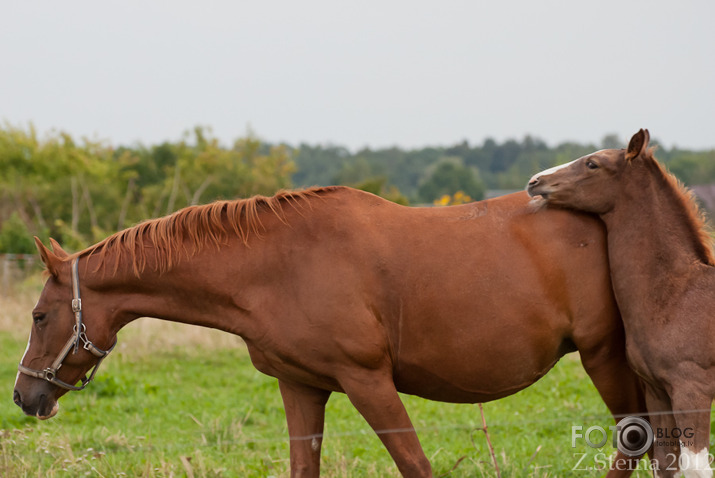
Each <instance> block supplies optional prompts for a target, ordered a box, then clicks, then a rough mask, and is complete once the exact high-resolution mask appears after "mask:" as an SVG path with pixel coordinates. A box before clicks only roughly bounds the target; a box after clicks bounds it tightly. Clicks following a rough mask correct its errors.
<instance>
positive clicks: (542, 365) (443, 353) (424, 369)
mask: <svg viewBox="0 0 715 478" xmlns="http://www.w3.org/2000/svg"><path fill="white" fill-rule="evenodd" d="M474 342H475V343H473V344H470V345H471V346H462V347H460V346H455V344H450V345H447V346H444V347H442V346H439V345H438V344H435V345H434V346H431V347H430V348H431V349H432V350H430V351H426V350H424V349H423V350H422V351H421V353H418V354H409V355H408V354H402V355H401V358H400V359H399V361H398V363H397V365H396V367H395V371H394V380H395V385H396V386H397V389H398V390H399V391H401V392H403V393H408V394H411V395H417V396H420V397H423V398H427V399H430V400H437V401H442V402H455V403H477V402H487V401H491V400H496V399H499V398H503V397H506V396H508V395H511V394H514V393H516V392H518V391H519V390H522V389H524V388H526V387H528V386H529V385H531V384H533V383H534V382H536V381H537V380H539V379H540V378H541V377H543V376H544V375H545V374H546V373H547V372H548V371H549V370H550V369H551V368H552V367H553V366H554V364H555V363H556V362H557V361H558V360H559V358H560V357H561V356H562V355H563V354H564V353H566V352H568V351H571V350H572V348H571V345H570V343H569V341H568V340H562V339H560V338H559V337H556V336H554V337H548V338H547V337H544V338H543V340H530V339H529V338H527V337H519V338H515V339H514V340H511V341H505V340H503V338H502V339H501V340H493V341H491V342H490V343H489V345H488V346H485V344H484V343H483V342H481V341H479V340H475V341H474Z"/></svg>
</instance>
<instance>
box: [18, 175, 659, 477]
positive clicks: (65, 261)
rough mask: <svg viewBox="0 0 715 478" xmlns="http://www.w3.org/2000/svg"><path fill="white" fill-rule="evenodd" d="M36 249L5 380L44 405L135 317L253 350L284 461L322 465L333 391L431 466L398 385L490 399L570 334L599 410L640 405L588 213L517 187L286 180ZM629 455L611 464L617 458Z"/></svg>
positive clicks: (416, 467)
mask: <svg viewBox="0 0 715 478" xmlns="http://www.w3.org/2000/svg"><path fill="white" fill-rule="evenodd" d="M40 254H41V256H42V258H43V261H44V262H45V265H46V266H47V270H48V272H49V280H48V281H47V284H46V285H45V289H44V290H43V292H42V296H41V298H40V301H39V303H38V305H37V307H36V309H35V311H34V320H35V323H34V324H33V326H32V333H31V337H30V341H29V346H28V350H27V353H26V354H25V357H24V358H23V360H22V366H21V368H20V370H21V372H23V371H24V372H25V373H21V374H20V376H19V378H18V382H17V386H16V390H15V399H16V402H18V404H19V405H21V406H22V407H23V410H24V411H25V412H26V413H29V414H31V415H38V416H40V417H43V418H46V417H50V416H52V415H53V413H55V412H56V407H55V404H56V400H57V398H58V397H59V396H61V395H62V394H63V393H65V392H66V389H65V388H62V383H64V384H67V385H69V384H74V383H76V382H77V381H78V380H81V377H82V374H84V373H86V372H87V370H88V369H89V368H90V367H91V366H93V365H94V364H95V363H97V362H98V361H99V360H100V359H101V357H100V355H101V354H102V353H103V352H104V351H105V350H108V349H109V348H111V346H112V344H113V343H114V341H115V340H116V333H117V332H118V331H119V329H121V328H122V327H123V326H124V325H126V324H127V323H129V322H131V321H132V320H134V319H136V318H138V317H155V318H161V319H165V320H171V321H175V322H183V323H189V324H196V325H201V326H207V327H212V328H215V329H219V330H223V331H226V332H230V333H233V334H236V335H239V336H241V337H242V338H243V340H244V341H245V343H246V346H247V348H248V352H249V354H250V356H251V360H252V362H253V364H254V366H255V367H256V368H257V369H258V370H260V371H261V372H263V373H265V374H268V375H271V376H273V377H276V378H277V379H278V384H279V388H280V393H281V395H282V398H283V403H284V406H285V409H286V419H287V422H288V434H289V436H290V463H291V474H292V476H294V477H297V476H301V477H306V476H310V477H315V476H318V473H319V467H320V448H321V444H322V440H323V424H324V414H325V404H326V401H327V400H328V397H329V396H330V394H331V393H332V392H339V393H345V394H347V396H348V398H349V399H350V401H351V402H352V403H353V405H354V406H355V408H356V409H357V410H358V411H359V412H360V413H361V414H362V416H363V417H364V418H365V419H366V420H367V422H368V423H369V424H370V426H371V427H372V428H373V429H374V430H375V432H376V433H377V434H378V436H379V438H380V439H381V440H382V442H383V443H384V445H385V447H386V448H387V450H388V452H389V453H390V454H391V456H392V457H393V459H394V461H395V463H396V465H397V467H398V469H399V470H400V472H401V473H402V474H403V475H405V476H411V477H412V476H415V477H427V476H431V466H430V463H429V461H428V459H427V457H426V456H425V454H424V452H423V450H422V448H421V445H420V443H419V439H418V437H417V433H416V431H415V430H414V428H413V427H412V423H411V420H410V418H409V416H408V415H407V412H406V410H405V408H404V406H403V404H402V402H401V400H400V397H399V395H398V391H401V392H405V393H409V394H413V395H418V396H421V397H425V398H428V399H432V400H440V401H448V402H462V403H477V402H486V401H489V400H496V399H498V398H501V397H505V396H507V395H511V394H513V393H515V392H517V391H519V390H521V389H523V388H525V387H528V386H529V385H530V384H532V383H534V382H535V381H536V380H538V379H539V378H540V377H542V376H543V375H544V374H546V373H547V372H548V370H550V368H551V367H552V366H553V365H554V364H555V363H556V362H557V361H558V360H559V358H560V357H561V356H563V355H564V354H566V353H568V352H572V351H575V350H578V351H579V352H580V354H581V360H582V363H583V365H584V368H585V369H586V372H587V373H588V374H589V376H590V377H591V379H592V380H593V383H594V384H595V386H596V388H597V389H598V391H599V392H600V394H601V396H602V397H603V399H604V401H605V402H606V404H607V405H608V407H609V409H610V410H611V412H612V413H613V414H614V415H615V416H625V415H629V414H636V413H640V412H642V411H644V409H645V406H644V404H643V403H642V391H641V385H640V383H639V381H638V379H637V377H635V375H634V374H633V372H632V370H631V369H630V368H629V367H628V366H627V364H626V358H625V347H624V334H623V325H622V323H621V320H620V316H619V313H618V309H617V307H616V304H615V301H614V298H613V292H612V288H611V283H610V275H609V270H608V260H607V257H606V248H605V234H604V229H603V225H602V224H601V223H600V222H599V221H597V220H596V219H595V218H593V217H591V216H588V215H585V214H578V213H570V212H565V211H560V210H552V211H540V212H537V211H535V210H534V208H533V207H532V206H531V205H530V202H529V198H528V196H527V195H526V194H524V193H519V194H514V195H510V196H506V197H502V198H498V199H494V200H488V201H483V202H479V203H472V204H467V205H463V206H454V207H447V208H408V207H403V206H399V205H396V204H394V203H390V202H388V201H385V200H383V199H381V198H378V197H376V196H374V195H371V194H368V193H364V192H361V191H356V190H353V189H350V188H339V187H334V188H322V189H311V190H306V191H300V192H283V193H280V194H278V195H276V196H274V197H270V198H265V197H254V198H251V199H245V200H237V201H218V202H215V203H212V204H209V205H205V206H196V207H190V208H186V209H183V210H181V211H178V212H176V213H175V214H173V215H171V216H167V217H164V218H159V219H154V220H150V221H147V222H145V223H142V224H140V225H138V226H135V227H132V228H129V229H126V230H124V231H120V232H118V233H117V234H115V235H113V236H111V237H109V238H107V239H106V240H104V241H102V242H101V243H99V244H96V245H94V246H92V247H90V248H89V249H87V250H85V251H81V252H80V253H78V254H75V255H73V256H66V255H64V254H62V253H61V252H59V250H56V251H55V253H52V252H50V251H48V250H47V249H45V248H44V247H42V246H40ZM73 264H76V271H77V273H74V272H73ZM73 277H74V279H73ZM73 280H74V282H75V284H76V285H77V291H78V293H79V296H81V297H79V296H78V295H77V294H75V293H74V292H73V285H72V284H73ZM80 298H81V307H82V314H84V317H82V325H80V326H78V325H77V324H78V323H79V319H78V318H77V315H76V309H77V307H74V309H75V310H73V307H72V305H73V303H74V304H76V300H77V299H80ZM85 327H86V329H85ZM74 331H79V332H74ZM82 333H83V334H84V335H82ZM76 336H81V337H84V339H82V338H80V339H79V340H80V341H82V343H80V344H79V346H78V347H76V340H77V339H76V338H75V337H76ZM85 339H86V340H85ZM86 342H91V343H92V344H93V345H92V346H88V348H89V350H85V348H84V344H86ZM75 348H76V349H77V353H75V352H74V350H75ZM95 349H96V350H95ZM93 350H95V352H97V353H93V352H92V351H93ZM65 351H67V353H65ZM98 354H99V355H98ZM102 356H103V355H102ZM58 357H61V359H60V360H59V362H58V361H57V360H58V359H57V358H58ZM57 363H59V364H61V366H59V365H57V366H54V365H53V364H57ZM48 369H49V370H50V372H43V371H47V370H48ZM53 370H54V372H53ZM28 371H29V372H28ZM28 373H29V374H28ZM90 378H91V375H90ZM88 380H89V379H85V380H82V383H83V384H86V383H87V382H88ZM60 381H61V383H60ZM73 386H74V385H73ZM81 386H83V385H80V387H81ZM639 454H642V452H640V453H636V455H639ZM627 458H628V457H624V456H623V454H620V455H619V460H616V461H614V468H613V469H612V470H611V472H610V475H612V476H617V475H628V474H630V473H629V472H628V471H626V470H624V469H623V468H624V463H623V459H627Z"/></svg>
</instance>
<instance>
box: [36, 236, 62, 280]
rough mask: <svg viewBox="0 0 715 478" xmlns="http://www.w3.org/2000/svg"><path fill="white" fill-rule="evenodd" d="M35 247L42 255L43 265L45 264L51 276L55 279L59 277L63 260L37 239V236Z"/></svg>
mask: <svg viewBox="0 0 715 478" xmlns="http://www.w3.org/2000/svg"><path fill="white" fill-rule="evenodd" d="M35 245H36V246H37V252H39V253H40V259H42V263H43V264H45V267H47V272H49V273H50V275H52V276H53V277H57V276H58V273H59V270H60V264H61V263H62V259H61V258H60V257H58V256H56V255H55V254H54V253H53V252H52V251H51V250H49V249H48V248H46V247H45V245H44V244H43V243H42V241H41V240H39V239H38V238H37V236H35Z"/></svg>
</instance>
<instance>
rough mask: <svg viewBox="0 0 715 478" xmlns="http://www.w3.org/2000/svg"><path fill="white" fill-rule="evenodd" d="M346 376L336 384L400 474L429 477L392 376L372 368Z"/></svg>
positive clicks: (430, 468) (419, 446)
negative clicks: (346, 377) (375, 435)
mask: <svg viewBox="0 0 715 478" xmlns="http://www.w3.org/2000/svg"><path fill="white" fill-rule="evenodd" d="M350 375H351V376H350V378H349V379H347V380H341V381H340V385H341V386H342V388H343V390H345V393H346V394H347V395H348V398H349V399H350V401H351V402H352V404H353V405H354V406H355V408H357V410H358V411H359V412H360V414H361V415H362V416H363V417H364V418H365V420H367V422H368V423H369V424H370V426H371V427H372V429H373V430H374V431H375V433H377V435H378V436H379V437H380V440H381V441H382V443H383V444H384V445H385V448H387V451H388V452H389V453H390V456H392V459H393V460H394V461H395V464H396V465H397V469H398V470H400V473H402V476H405V477H431V476H432V467H431V465H430V463H429V460H427V457H426V456H425V454H424V452H423V451H422V446H421V445H420V441H419V439H418V438H417V433H416V432H415V429H414V428H413V426H412V422H411V421H410V417H409V416H407V411H406V410H405V407H404V405H403V404H402V400H400V397H399V395H398V394H397V390H396V389H395V384H394V382H393V381H392V376H391V375H389V374H383V373H382V372H379V371H375V370H371V371H369V372H365V373H351V374H350Z"/></svg>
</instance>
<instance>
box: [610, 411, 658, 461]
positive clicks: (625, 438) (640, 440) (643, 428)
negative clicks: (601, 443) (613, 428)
mask: <svg viewBox="0 0 715 478" xmlns="http://www.w3.org/2000/svg"><path fill="white" fill-rule="evenodd" d="M652 444H653V428H651V426H650V423H648V422H647V421H646V420H644V419H642V418H640V417H626V418H624V419H623V420H621V421H620V422H619V423H618V451H620V452H621V453H623V454H624V455H627V456H641V455H643V454H644V453H645V452H647V451H648V449H649V448H650V446H651V445H652Z"/></svg>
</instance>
